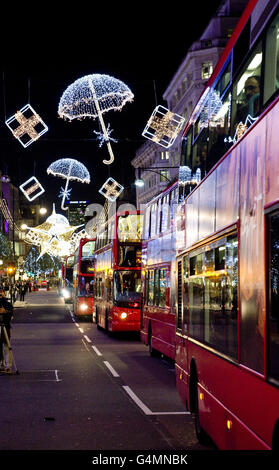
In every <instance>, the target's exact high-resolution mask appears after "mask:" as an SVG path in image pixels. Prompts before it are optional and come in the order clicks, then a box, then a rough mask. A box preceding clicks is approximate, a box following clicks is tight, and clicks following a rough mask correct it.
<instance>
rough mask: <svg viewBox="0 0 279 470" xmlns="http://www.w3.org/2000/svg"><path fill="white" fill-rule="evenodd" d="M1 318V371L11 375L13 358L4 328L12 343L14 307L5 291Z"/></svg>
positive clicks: (0, 294) (0, 301)
mask: <svg viewBox="0 0 279 470" xmlns="http://www.w3.org/2000/svg"><path fill="white" fill-rule="evenodd" d="M0 318H1V321H0V325H1V335H0V371H2V372H6V373H8V374H11V373H12V360H13V356H12V351H11V348H10V345H9V344H8V343H7V338H6V335H5V331H4V327H5V329H6V333H7V336H8V339H9V342H11V321H12V318H13V306H12V304H11V302H9V301H8V300H7V299H6V298H5V292H4V291H3V290H1V291H0Z"/></svg>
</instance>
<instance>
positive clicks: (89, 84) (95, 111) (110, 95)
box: [58, 74, 134, 165]
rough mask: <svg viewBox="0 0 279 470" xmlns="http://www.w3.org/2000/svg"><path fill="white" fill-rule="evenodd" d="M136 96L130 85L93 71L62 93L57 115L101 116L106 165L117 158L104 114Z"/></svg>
mask: <svg viewBox="0 0 279 470" xmlns="http://www.w3.org/2000/svg"><path fill="white" fill-rule="evenodd" d="M133 98H134V95H133V93H132V92H131V90H130V89H129V87H128V86H127V85H126V84H125V83H123V82H122V81H121V80H118V79H117V78H114V77H111V76H109V75H101V74H92V75H86V76H84V77H82V78H79V79H78V80H76V81H75V82H74V83H72V84H71V85H70V86H69V87H68V88H67V89H66V90H65V91H64V93H63V95H62V97H61V99H60V102H59V107H58V115H59V116H60V117H63V118H65V119H69V120H72V119H83V118H86V117H90V118H93V119H95V118H99V121H100V124H101V127H102V131H103V136H102V139H103V141H105V142H106V144H107V148H108V151H109V154H110V159H109V160H103V162H104V163H105V164H106V165H110V164H111V163H112V162H113V161H114V155H113V151H112V148H111V145H110V139H111V138H110V132H109V131H108V130H107V129H106V126H105V123H104V120H103V113H105V112H107V111H110V110H112V109H113V110H121V109H122V108H123V106H124V104H125V103H126V102H127V101H133Z"/></svg>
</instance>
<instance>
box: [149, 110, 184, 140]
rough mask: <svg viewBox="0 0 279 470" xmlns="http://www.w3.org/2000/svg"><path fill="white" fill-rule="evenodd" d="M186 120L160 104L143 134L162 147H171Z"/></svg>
mask: <svg viewBox="0 0 279 470" xmlns="http://www.w3.org/2000/svg"><path fill="white" fill-rule="evenodd" d="M184 121H185V119H184V117H182V116H179V114H176V113H173V112H171V111H170V110H169V109H167V108H165V107H164V106H161V105H159V106H157V107H156V108H155V109H154V111H153V113H152V114H151V116H150V118H149V120H148V123H147V125H146V126H145V129H144V131H143V133H142V135H143V137H146V138H147V139H149V140H152V141H153V142H155V143H156V144H159V145H161V146H162V147H165V148H169V147H171V146H172V144H173V143H174V141H175V139H176V137H177V136H178V134H179V131H180V130H181V128H182V126H183V123H184Z"/></svg>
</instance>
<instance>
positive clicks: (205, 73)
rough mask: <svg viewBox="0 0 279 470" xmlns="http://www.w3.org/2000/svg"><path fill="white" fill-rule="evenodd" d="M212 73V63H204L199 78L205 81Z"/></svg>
mask: <svg viewBox="0 0 279 470" xmlns="http://www.w3.org/2000/svg"><path fill="white" fill-rule="evenodd" d="M212 72H213V64H212V62H211V61H210V62H204V63H203V64H202V70H201V78H202V79H203V80H207V79H208V78H210V76H211V74H212Z"/></svg>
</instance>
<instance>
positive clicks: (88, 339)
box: [83, 335, 92, 343]
mask: <svg viewBox="0 0 279 470" xmlns="http://www.w3.org/2000/svg"><path fill="white" fill-rule="evenodd" d="M83 336H84V338H85V339H86V341H87V343H92V341H91V339H90V338H88V336H86V335H83Z"/></svg>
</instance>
